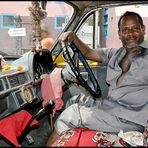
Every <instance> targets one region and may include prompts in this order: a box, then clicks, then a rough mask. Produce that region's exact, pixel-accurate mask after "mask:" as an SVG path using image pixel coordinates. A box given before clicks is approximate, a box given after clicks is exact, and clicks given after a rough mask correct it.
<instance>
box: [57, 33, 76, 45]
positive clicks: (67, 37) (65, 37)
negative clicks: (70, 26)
mask: <svg viewBox="0 0 148 148" xmlns="http://www.w3.org/2000/svg"><path fill="white" fill-rule="evenodd" d="M76 37H77V36H76V34H75V33H74V32H73V31H67V32H64V33H62V34H61V36H60V37H59V42H61V41H66V42H68V43H69V44H70V43H71V42H74V41H75V39H76Z"/></svg>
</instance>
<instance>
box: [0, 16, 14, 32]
mask: <svg viewBox="0 0 148 148" xmlns="http://www.w3.org/2000/svg"><path fill="white" fill-rule="evenodd" d="M5 16H13V17H14V25H9V26H5V25H4V20H3V19H4V17H5ZM15 17H16V14H12V13H2V14H0V27H1V28H4V29H5V28H16V24H15Z"/></svg>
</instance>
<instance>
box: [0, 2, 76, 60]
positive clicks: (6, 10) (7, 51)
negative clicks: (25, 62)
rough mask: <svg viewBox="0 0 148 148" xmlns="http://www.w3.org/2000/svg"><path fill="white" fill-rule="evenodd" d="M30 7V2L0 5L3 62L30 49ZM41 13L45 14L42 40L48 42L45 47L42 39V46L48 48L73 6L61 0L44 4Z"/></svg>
mask: <svg viewBox="0 0 148 148" xmlns="http://www.w3.org/2000/svg"><path fill="white" fill-rule="evenodd" d="M31 6H32V2H31V1H1V2H0V33H1V38H0V54H1V55H2V56H4V57H5V59H6V60H7V62H11V61H13V60H14V59H15V58H18V57H20V56H21V55H23V54H24V53H26V52H28V51H30V50H31V48H32V36H33V32H32V19H33V18H31V16H30V11H29V7H31ZM40 7H41V4H40ZM15 8H16V9H15ZM45 11H46V13H47V15H46V17H45V18H44V19H42V20H41V29H42V39H43V38H46V37H47V36H48V38H50V42H51V43H50V46H49V44H48V45H46V44H47V43H46V41H45V40H44V41H43V46H45V47H44V48H51V46H52V44H53V43H54V41H55V40H56V38H57V36H58V35H59V34H60V33H61V31H62V29H63V28H64V27H65V25H66V24H67V23H68V21H69V20H70V19H71V17H72V15H73V12H74V11H73V7H71V6H70V5H68V4H67V3H65V2H62V1H60V2H59V1H47V3H46V10H45ZM8 57H9V58H8Z"/></svg>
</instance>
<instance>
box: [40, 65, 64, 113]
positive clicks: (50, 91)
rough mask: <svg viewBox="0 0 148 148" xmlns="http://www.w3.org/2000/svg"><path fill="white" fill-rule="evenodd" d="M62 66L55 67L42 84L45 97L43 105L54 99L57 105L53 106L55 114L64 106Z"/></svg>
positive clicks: (43, 96)
mask: <svg viewBox="0 0 148 148" xmlns="http://www.w3.org/2000/svg"><path fill="white" fill-rule="evenodd" d="M61 70H62V68H55V69H54V70H53V71H52V72H51V73H50V74H49V75H47V76H46V77H45V78H44V79H43V80H42V84H41V92H42V98H43V103H42V105H43V107H44V106H45V105H46V104H47V103H48V102H49V101H50V100H53V101H54V103H55V107H54V108H53V115H54V113H55V111H56V110H60V109H62V107H63V100H62V95H63V91H62V78H61Z"/></svg>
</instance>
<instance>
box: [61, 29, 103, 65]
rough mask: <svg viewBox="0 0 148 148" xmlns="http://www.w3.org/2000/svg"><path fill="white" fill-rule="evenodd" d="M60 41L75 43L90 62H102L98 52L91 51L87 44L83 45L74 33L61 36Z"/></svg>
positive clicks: (70, 32)
mask: <svg viewBox="0 0 148 148" xmlns="http://www.w3.org/2000/svg"><path fill="white" fill-rule="evenodd" d="M59 41H67V42H68V43H71V42H73V43H74V44H75V45H76V46H77V47H78V49H79V50H80V51H81V52H82V54H83V55H84V56H85V58H86V59H88V60H93V61H96V62H101V57H100V56H99V53H98V52H97V51H96V50H92V49H90V48H89V47H88V46H87V45H86V44H85V43H83V42H82V41H81V40H80V39H79V38H78V36H77V35H76V34H75V33H74V32H73V31H68V32H64V33H62V34H61V36H60V38H59Z"/></svg>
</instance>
